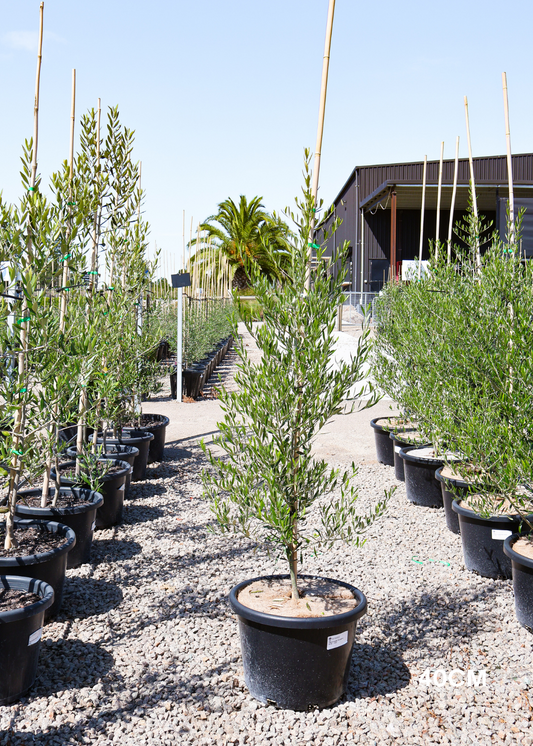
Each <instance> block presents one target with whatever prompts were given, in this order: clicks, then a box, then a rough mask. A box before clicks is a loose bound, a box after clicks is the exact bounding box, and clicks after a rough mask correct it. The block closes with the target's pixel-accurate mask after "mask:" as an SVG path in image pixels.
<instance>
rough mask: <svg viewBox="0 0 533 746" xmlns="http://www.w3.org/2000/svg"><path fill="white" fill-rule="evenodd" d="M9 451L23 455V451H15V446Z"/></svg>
mask: <svg viewBox="0 0 533 746" xmlns="http://www.w3.org/2000/svg"><path fill="white" fill-rule="evenodd" d="M11 453H14V454H15V456H24V451H17V450H16V449H15V448H12V449H11Z"/></svg>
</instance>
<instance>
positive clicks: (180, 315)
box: [176, 288, 183, 401]
mask: <svg viewBox="0 0 533 746" xmlns="http://www.w3.org/2000/svg"><path fill="white" fill-rule="evenodd" d="M177 332H178V334H177V345H176V346H177V355H176V395H177V400H178V401H183V395H182V394H183V381H182V368H183V288H178V329H177Z"/></svg>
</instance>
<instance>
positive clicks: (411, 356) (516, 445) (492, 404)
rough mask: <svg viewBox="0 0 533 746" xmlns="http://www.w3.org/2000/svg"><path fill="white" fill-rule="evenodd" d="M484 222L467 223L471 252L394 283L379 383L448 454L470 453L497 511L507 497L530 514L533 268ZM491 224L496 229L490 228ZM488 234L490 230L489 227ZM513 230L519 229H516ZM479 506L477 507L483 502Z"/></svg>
mask: <svg viewBox="0 0 533 746" xmlns="http://www.w3.org/2000/svg"><path fill="white" fill-rule="evenodd" d="M482 227H483V224H480V223H479V221H478V220H477V219H476V218H475V216H474V215H473V214H471V213H470V214H469V215H468V216H467V219H466V221H465V223H464V224H462V225H461V226H460V227H459V231H460V233H461V237H462V238H463V239H466V246H467V250H466V251H465V250H461V249H460V248H459V247H456V261H455V262H454V263H453V264H452V263H450V264H447V263H445V262H435V261H433V263H432V264H431V266H430V271H429V273H428V274H427V275H426V276H425V277H423V278H422V279H421V280H420V281H418V282H411V283H410V284H407V283H403V284H401V283H391V284H389V285H388V286H387V287H386V288H385V291H384V293H383V295H382V296H381V298H380V299H379V300H378V323H377V326H376V345H375V348H374V354H373V372H374V377H375V380H376V382H377V384H378V385H379V386H380V388H381V389H382V390H383V391H384V392H385V393H387V394H389V395H390V396H391V397H392V398H393V399H394V400H395V401H396V402H397V403H398V404H399V405H400V407H402V408H403V409H404V410H405V411H407V412H409V413H410V415H411V416H412V417H414V418H415V419H416V420H417V422H418V423H419V426H420V429H421V430H422V431H423V432H424V433H425V435H426V436H427V438H428V440H430V441H431V442H432V443H433V444H434V445H435V446H436V447H437V449H438V450H440V451H441V453H443V454H444V456H445V457H446V458H449V457H450V454H452V453H453V454H454V456H457V455H458V456H459V457H460V458H462V459H463V460H465V461H468V462H469V463H470V464H471V466H472V467H473V468H474V469H475V470H476V478H475V482H476V488H479V490H478V491H480V492H481V493H482V494H483V495H484V499H483V500H482V501H481V503H480V505H479V512H480V513H482V514H486V515H489V514H491V513H493V512H494V510H495V509H497V507H498V504H499V503H501V502H502V501H503V500H504V499H505V500H507V501H509V502H511V503H512V504H514V506H515V508H516V510H517V511H518V512H519V513H521V514H527V513H528V512H529V511H530V510H531V507H532V498H533V468H532V464H533V356H532V354H531V350H532V349H533V325H532V323H531V322H532V319H533V266H532V265H531V263H530V262H529V261H524V260H523V259H522V258H521V256H520V250H519V247H520V219H519V220H518V222H517V227H516V230H515V231H514V236H515V237H514V240H513V241H512V242H511V243H508V242H503V241H502V240H501V239H500V238H499V237H498V236H497V235H495V234H490V240H489V241H488V242H487V243H486V245H485V250H484V252H483V254H482V259H481V266H480V267H479V266H478V265H477V263H476V261H475V251H474V249H475V244H476V240H478V238H477V237H478V236H479V235H483V231H482V230H481V228H482ZM486 230H487V228H486ZM485 232H486V231H485ZM509 233H511V234H512V232H510V231H509ZM476 509H477V508H476Z"/></svg>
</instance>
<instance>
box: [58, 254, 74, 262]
mask: <svg viewBox="0 0 533 746" xmlns="http://www.w3.org/2000/svg"><path fill="white" fill-rule="evenodd" d="M71 256H72V254H65V256H64V257H63V259H62V260H61V261H62V262H66V261H67V259H70V257H71Z"/></svg>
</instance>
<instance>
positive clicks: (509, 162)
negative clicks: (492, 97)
mask: <svg viewBox="0 0 533 746" xmlns="http://www.w3.org/2000/svg"><path fill="white" fill-rule="evenodd" d="M502 86H503V108H504V114H505V139H506V141H507V177H508V179H509V235H508V236H507V243H508V245H509V248H510V247H511V245H512V243H513V241H514V238H515V235H514V234H515V225H514V188H513V158H512V155H511V127H510V125H509V98H508V95H507V74H506V73H502Z"/></svg>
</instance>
